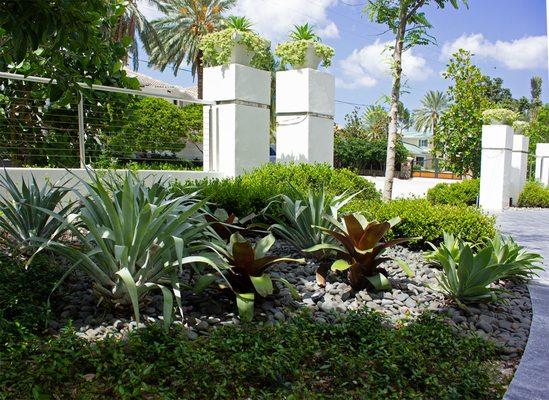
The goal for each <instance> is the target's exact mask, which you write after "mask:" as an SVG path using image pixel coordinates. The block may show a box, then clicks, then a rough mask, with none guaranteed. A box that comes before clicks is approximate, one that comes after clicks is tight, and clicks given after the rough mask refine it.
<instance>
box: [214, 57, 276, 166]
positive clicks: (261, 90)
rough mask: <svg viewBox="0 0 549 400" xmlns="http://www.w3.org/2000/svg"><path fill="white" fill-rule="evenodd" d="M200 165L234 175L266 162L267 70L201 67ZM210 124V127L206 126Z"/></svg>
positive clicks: (269, 81)
mask: <svg viewBox="0 0 549 400" xmlns="http://www.w3.org/2000/svg"><path fill="white" fill-rule="evenodd" d="M204 100H206V101H211V102H214V103H215V105H213V106H211V107H205V108H204V111H205V112H204V119H205V121H204V122H205V124H204V166H205V168H207V170H212V171H216V172H220V173H222V174H224V175H226V176H229V177H234V176H237V175H240V174H242V173H243V172H245V171H250V170H252V169H254V168H257V167H259V166H261V165H264V164H266V163H268V162H269V129H270V111H269V108H270V102H271V74H270V72H268V71H262V70H259V69H256V68H252V67H249V66H245V65H241V64H229V65H225V66H217V67H210V68H205V69H204ZM210 126H211V128H210Z"/></svg>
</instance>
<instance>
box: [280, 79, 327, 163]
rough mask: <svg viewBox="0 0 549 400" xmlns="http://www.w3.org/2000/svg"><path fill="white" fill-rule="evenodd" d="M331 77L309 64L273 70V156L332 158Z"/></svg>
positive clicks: (284, 158) (282, 159) (310, 160)
mask: <svg viewBox="0 0 549 400" xmlns="http://www.w3.org/2000/svg"><path fill="white" fill-rule="evenodd" d="M334 96H335V81H334V77H333V76H332V75H331V74H328V73H326V72H321V71H317V70H315V69H310V68H302V69H296V70H290V71H280V72H277V73H276V122H277V128H276V159H277V161H278V162H284V163H289V162H303V163H328V164H330V165H333V160H334V121H333V119H334V111H335V110H334V108H335V103H334Z"/></svg>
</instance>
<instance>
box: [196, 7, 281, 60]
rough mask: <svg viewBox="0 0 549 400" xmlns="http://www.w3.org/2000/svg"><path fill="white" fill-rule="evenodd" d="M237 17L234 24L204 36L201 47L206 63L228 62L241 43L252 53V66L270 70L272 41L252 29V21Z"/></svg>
mask: <svg viewBox="0 0 549 400" xmlns="http://www.w3.org/2000/svg"><path fill="white" fill-rule="evenodd" d="M236 18H237V20H233V23H232V25H231V23H229V24H228V25H227V28H225V29H223V30H221V31H219V32H213V33H209V34H207V35H205V36H204V37H203V38H202V40H201V41H200V44H199V48H200V50H201V51H202V52H203V54H204V62H205V64H207V65H210V66H216V65H225V64H228V62H229V60H230V57H231V54H232V51H233V49H234V47H235V45H237V44H240V45H243V46H244V47H245V48H246V50H247V51H248V52H249V54H250V55H251V65H252V66H255V67H256V68H260V69H266V70H270V69H271V68H272V65H273V62H274V60H273V57H272V54H271V50H270V42H269V41H268V40H266V39H263V38H262V37H261V36H259V35H258V34H257V33H255V32H254V31H252V30H251V23H250V22H248V21H245V23H243V24H242V23H238V18H239V17H236ZM240 18H243V17H240ZM229 22H230V21H229ZM235 22H236V23H235ZM241 29H244V30H241Z"/></svg>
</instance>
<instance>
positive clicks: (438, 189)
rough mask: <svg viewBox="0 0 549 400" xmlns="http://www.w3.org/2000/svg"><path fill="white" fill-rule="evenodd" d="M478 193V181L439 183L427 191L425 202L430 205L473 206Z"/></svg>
mask: <svg viewBox="0 0 549 400" xmlns="http://www.w3.org/2000/svg"><path fill="white" fill-rule="evenodd" d="M479 193H480V179H469V180H465V181H462V182H459V183H439V184H438V185H436V186H435V187H433V188H431V189H429V190H428V191H427V200H429V202H430V203H432V204H451V205H455V206H457V205H460V204H465V205H468V206H474V205H476V204H477V197H478V196H479Z"/></svg>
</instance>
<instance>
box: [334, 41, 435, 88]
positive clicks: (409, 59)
mask: <svg viewBox="0 0 549 400" xmlns="http://www.w3.org/2000/svg"><path fill="white" fill-rule="evenodd" d="M391 44H392V42H381V41H379V40H376V42H375V43H374V44H371V45H369V46H365V47H363V48H362V49H360V50H359V49H355V50H354V51H353V52H352V53H351V54H350V55H349V56H348V57H347V58H345V59H344V60H341V61H340V62H339V67H340V69H341V70H342V72H343V77H342V78H340V79H338V80H337V82H336V84H337V85H338V87H341V88H345V89H355V88H358V87H372V86H375V85H376V84H377V83H378V81H379V80H380V79H385V78H387V77H390V76H391V50H390V49H389V46H390V45H391ZM402 70H403V74H404V76H405V78H408V79H410V80H413V81H423V80H425V79H427V78H428V77H429V76H430V75H431V74H432V73H433V70H432V69H431V68H429V67H428V66H427V60H425V58H423V57H421V56H418V55H416V54H415V53H414V50H413V49H411V50H408V51H406V52H405V53H403V55H402Z"/></svg>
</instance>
